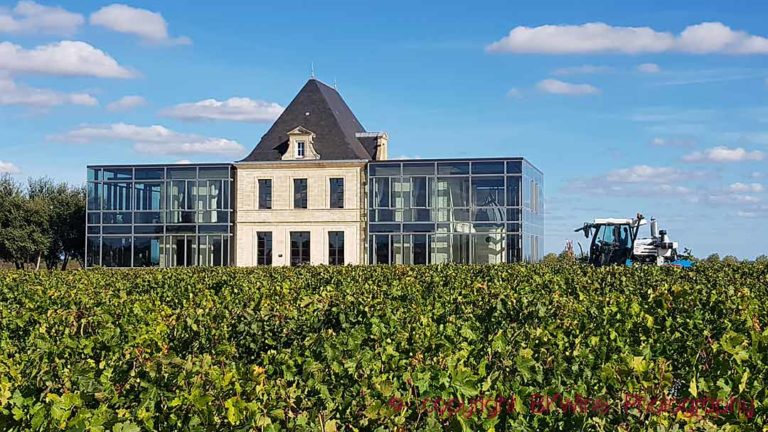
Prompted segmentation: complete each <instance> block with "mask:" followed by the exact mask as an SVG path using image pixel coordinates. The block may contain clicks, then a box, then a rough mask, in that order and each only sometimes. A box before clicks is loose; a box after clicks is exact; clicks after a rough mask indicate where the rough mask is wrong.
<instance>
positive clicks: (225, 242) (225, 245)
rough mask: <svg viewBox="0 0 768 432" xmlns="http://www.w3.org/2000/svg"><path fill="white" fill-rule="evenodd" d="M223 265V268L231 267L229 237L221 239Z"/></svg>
mask: <svg viewBox="0 0 768 432" xmlns="http://www.w3.org/2000/svg"><path fill="white" fill-rule="evenodd" d="M217 265H218V264H217ZM221 265H223V266H228V265H230V257H229V237H227V236H223V237H222V238H221Z"/></svg>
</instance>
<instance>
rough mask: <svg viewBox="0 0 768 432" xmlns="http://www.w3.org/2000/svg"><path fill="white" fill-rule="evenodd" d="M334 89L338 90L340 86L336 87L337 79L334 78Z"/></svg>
mask: <svg viewBox="0 0 768 432" xmlns="http://www.w3.org/2000/svg"><path fill="white" fill-rule="evenodd" d="M333 89H334V90H338V89H339V86H337V85H336V77H334V78H333Z"/></svg>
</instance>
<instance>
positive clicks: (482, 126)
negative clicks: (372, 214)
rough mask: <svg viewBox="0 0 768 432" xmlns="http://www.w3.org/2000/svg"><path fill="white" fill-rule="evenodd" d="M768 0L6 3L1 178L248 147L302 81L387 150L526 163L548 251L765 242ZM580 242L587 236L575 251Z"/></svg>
mask: <svg viewBox="0 0 768 432" xmlns="http://www.w3.org/2000/svg"><path fill="white" fill-rule="evenodd" d="M766 16H768V2H764V1H758V0H755V1H739V2H723V1H679V2H668V1H655V0H654V1H643V2H609V1H602V2H600V1H581V2H579V4H578V7H574V6H573V3H572V2H570V1H564V0H563V1H541V0H539V1H536V2H509V1H479V2H459V1H454V2H446V1H440V2H437V1H434V2H428V1H423V2H420V1H412V0H411V1H386V2H363V1H336V2H317V1H291V0H282V1H280V2H277V1H274V2H269V1H257V2H254V1H224V0H221V1H217V2H200V1H192V0H188V1H179V0H169V1H163V2H150V1H131V2H130V3H125V4H122V3H109V2H98V1H63V0H50V1H49V0H40V2H34V1H20V2H17V3H16V2H4V1H0V172H8V173H11V174H12V175H14V176H15V177H17V178H18V179H19V180H23V179H25V178H27V177H38V176H49V177H52V178H54V179H56V180H61V181H67V182H70V183H76V184H80V183H83V182H84V181H85V166H86V165H87V164H111V163H174V162H181V163H183V162H186V161H190V162H222V161H234V160H238V159H241V158H242V157H244V156H245V155H246V154H247V153H248V152H249V151H250V149H252V148H253V147H254V146H255V145H256V144H257V143H258V141H259V139H260V138H261V136H262V135H263V134H264V133H265V132H266V130H267V129H268V127H269V125H270V124H271V122H272V121H273V120H274V119H275V118H276V117H277V116H278V115H279V114H280V112H281V110H282V109H283V108H284V107H285V106H286V105H287V104H288V103H289V102H290V100H291V99H292V98H293V96H294V95H295V94H296V93H297V92H298V90H299V89H300V88H301V87H302V86H303V84H304V83H305V82H306V80H307V79H308V78H309V77H310V75H311V73H312V69H314V73H315V76H316V77H317V78H318V79H320V80H322V81H324V82H326V83H328V84H329V85H336V86H337V88H338V90H339V92H340V93H341V94H342V96H343V97H344V99H345V100H346V101H347V103H348V104H349V105H350V107H351V108H352V110H353V111H354V112H355V113H356V115H357V116H358V118H359V119H360V121H361V122H362V124H363V125H364V126H365V127H366V129H367V130H369V131H386V132H387V133H388V134H389V137H390V141H389V155H390V158H450V157H497V156H523V157H525V158H527V159H528V160H529V161H531V163H533V164H534V165H535V166H537V167H538V168H539V169H541V170H542V171H543V172H544V175H545V224H546V225H545V232H546V237H545V249H546V251H547V252H559V251H561V250H562V249H563V247H564V245H565V242H566V241H567V240H574V241H575V242H579V243H580V244H581V245H583V246H586V244H587V242H586V239H584V238H583V237H581V238H579V236H578V235H576V234H575V233H574V232H573V229H574V228H576V227H578V226H581V225H582V224H583V223H584V222H585V221H589V220H592V219H594V218H601V217H633V216H634V215H635V214H636V213H638V212H641V213H643V214H644V215H645V216H646V217H648V218H651V217H653V218H656V219H657V220H658V221H659V224H660V227H661V228H662V229H666V230H667V231H668V232H669V235H670V236H671V238H672V239H673V240H675V241H678V242H679V243H680V248H681V249H683V248H689V249H691V250H692V251H693V253H694V254H695V255H697V256H706V255H709V254H711V253H715V252H716V253H719V254H720V255H721V256H724V255H729V254H730V255H736V256H738V257H741V258H752V257H755V256H757V255H761V254H768V228H766V222H768V27H766V26H765V17H766ZM576 247H577V250H578V246H576Z"/></svg>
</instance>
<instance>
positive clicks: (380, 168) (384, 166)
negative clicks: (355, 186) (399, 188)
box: [369, 163, 400, 177]
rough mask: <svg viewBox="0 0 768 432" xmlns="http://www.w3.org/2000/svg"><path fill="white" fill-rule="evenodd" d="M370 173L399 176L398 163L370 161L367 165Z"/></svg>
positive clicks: (373, 174) (372, 174)
mask: <svg viewBox="0 0 768 432" xmlns="http://www.w3.org/2000/svg"><path fill="white" fill-rule="evenodd" d="M369 167H370V175H371V177H373V176H399V175H400V164H399V163H372V164H370V165H369Z"/></svg>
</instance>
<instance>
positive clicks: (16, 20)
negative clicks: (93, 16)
mask: <svg viewBox="0 0 768 432" xmlns="http://www.w3.org/2000/svg"><path fill="white" fill-rule="evenodd" d="M83 23H85V19H84V18H83V16H82V15H80V14H78V13H73V12H69V11H67V10H65V9H63V8H60V7H50V6H43V5H41V4H38V3H35V2H34V1H27V0H22V1H20V2H18V3H17V4H16V7H15V8H13V9H12V10H10V9H0V32H3V33H13V34H51V35H61V36H71V35H73V34H75V33H76V32H77V30H78V29H79V28H80V26H81V25H83Z"/></svg>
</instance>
